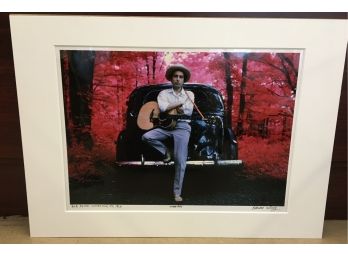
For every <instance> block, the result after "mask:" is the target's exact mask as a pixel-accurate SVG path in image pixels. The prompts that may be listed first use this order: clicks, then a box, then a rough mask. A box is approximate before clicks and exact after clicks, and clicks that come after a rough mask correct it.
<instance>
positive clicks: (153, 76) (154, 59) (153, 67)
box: [152, 53, 157, 83]
mask: <svg viewBox="0 0 348 257" xmlns="http://www.w3.org/2000/svg"><path fill="white" fill-rule="evenodd" d="M156 61H157V53H154V55H153V57H152V80H153V83H154V81H155V78H156Z"/></svg>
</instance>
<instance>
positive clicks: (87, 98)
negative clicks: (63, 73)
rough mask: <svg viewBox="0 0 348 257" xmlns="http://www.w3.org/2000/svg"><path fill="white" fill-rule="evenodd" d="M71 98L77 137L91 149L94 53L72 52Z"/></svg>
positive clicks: (70, 66) (70, 71) (70, 73)
mask: <svg viewBox="0 0 348 257" xmlns="http://www.w3.org/2000/svg"><path fill="white" fill-rule="evenodd" d="M69 57H70V58H69V61H70V63H69V84H70V85H69V86H70V87H69V89H70V92H69V96H70V107H71V115H72V121H73V124H74V128H75V133H74V134H75V137H76V139H77V141H78V143H81V142H82V143H83V144H84V146H85V148H86V149H91V148H92V146H93V140H92V137H91V116H92V109H91V106H92V103H91V102H92V96H93V71H94V60H95V52H94V51H70V56H69Z"/></svg>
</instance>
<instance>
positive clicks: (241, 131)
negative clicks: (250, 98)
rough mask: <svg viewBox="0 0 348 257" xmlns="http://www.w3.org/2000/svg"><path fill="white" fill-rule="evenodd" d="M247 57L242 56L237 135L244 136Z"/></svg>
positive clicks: (246, 55)
mask: <svg viewBox="0 0 348 257" xmlns="http://www.w3.org/2000/svg"><path fill="white" fill-rule="evenodd" d="M248 55H249V54H245V55H244V56H243V66H242V81H241V83H240V96H239V113H238V124H237V135H242V134H244V111H245V88H246V77H247V73H248Z"/></svg>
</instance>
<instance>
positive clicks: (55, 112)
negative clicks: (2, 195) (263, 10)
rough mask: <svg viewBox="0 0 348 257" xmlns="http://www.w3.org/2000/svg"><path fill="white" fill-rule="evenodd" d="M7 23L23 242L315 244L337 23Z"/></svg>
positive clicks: (17, 19)
mask: <svg viewBox="0 0 348 257" xmlns="http://www.w3.org/2000/svg"><path fill="white" fill-rule="evenodd" d="M10 21H11V35H12V41H13V52H14V61H15V70H16V83H17V93H18V102H19V110H20V121H21V131H22V141H23V152H24V161H25V173H26V185H27V196H28V207H29V220H30V233H31V236H34V237H45V236H48V237H97V236H101V237H147V236H148V237H249V238H250V237H258V238H261V237H263V238H271V237H272V238H285V237H287V238H290V237H301V238H319V237H321V236H322V229H323V219H324V211H325V203H326V193H327V187H328V179H329V171H330V163H331V155H332V148H333V140H334V133H335V126H336V118H337V111H338V103H339V97H340V86H341V80H342V73H343V66H344V57H345V51H346V44H347V33H346V28H347V22H346V21H345V20H299V19H235V18H159V17H157V18H156V17H147V18H145V17H106V16H104V17H98V16H59V15H58V16H50V15H11V17H10ZM24 38H25V40H23V39H24ZM280 228H281V229H280Z"/></svg>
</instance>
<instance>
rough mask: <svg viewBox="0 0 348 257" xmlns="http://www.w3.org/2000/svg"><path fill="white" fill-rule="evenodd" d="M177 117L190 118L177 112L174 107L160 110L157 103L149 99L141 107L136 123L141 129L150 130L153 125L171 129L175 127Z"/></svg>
mask: <svg viewBox="0 0 348 257" xmlns="http://www.w3.org/2000/svg"><path fill="white" fill-rule="evenodd" d="M178 119H190V117H189V116H187V115H180V114H178V112H177V110H176V109H173V110H171V111H170V112H161V111H160V109H159V106H158V103H157V102H155V101H151V102H147V103H146V104H144V105H143V106H142V107H141V109H140V111H139V114H138V118H137V125H138V127H139V128H141V129H143V130H150V129H152V128H155V127H161V128H163V129H167V130H172V129H174V128H175V126H176V122H177V120H178Z"/></svg>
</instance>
